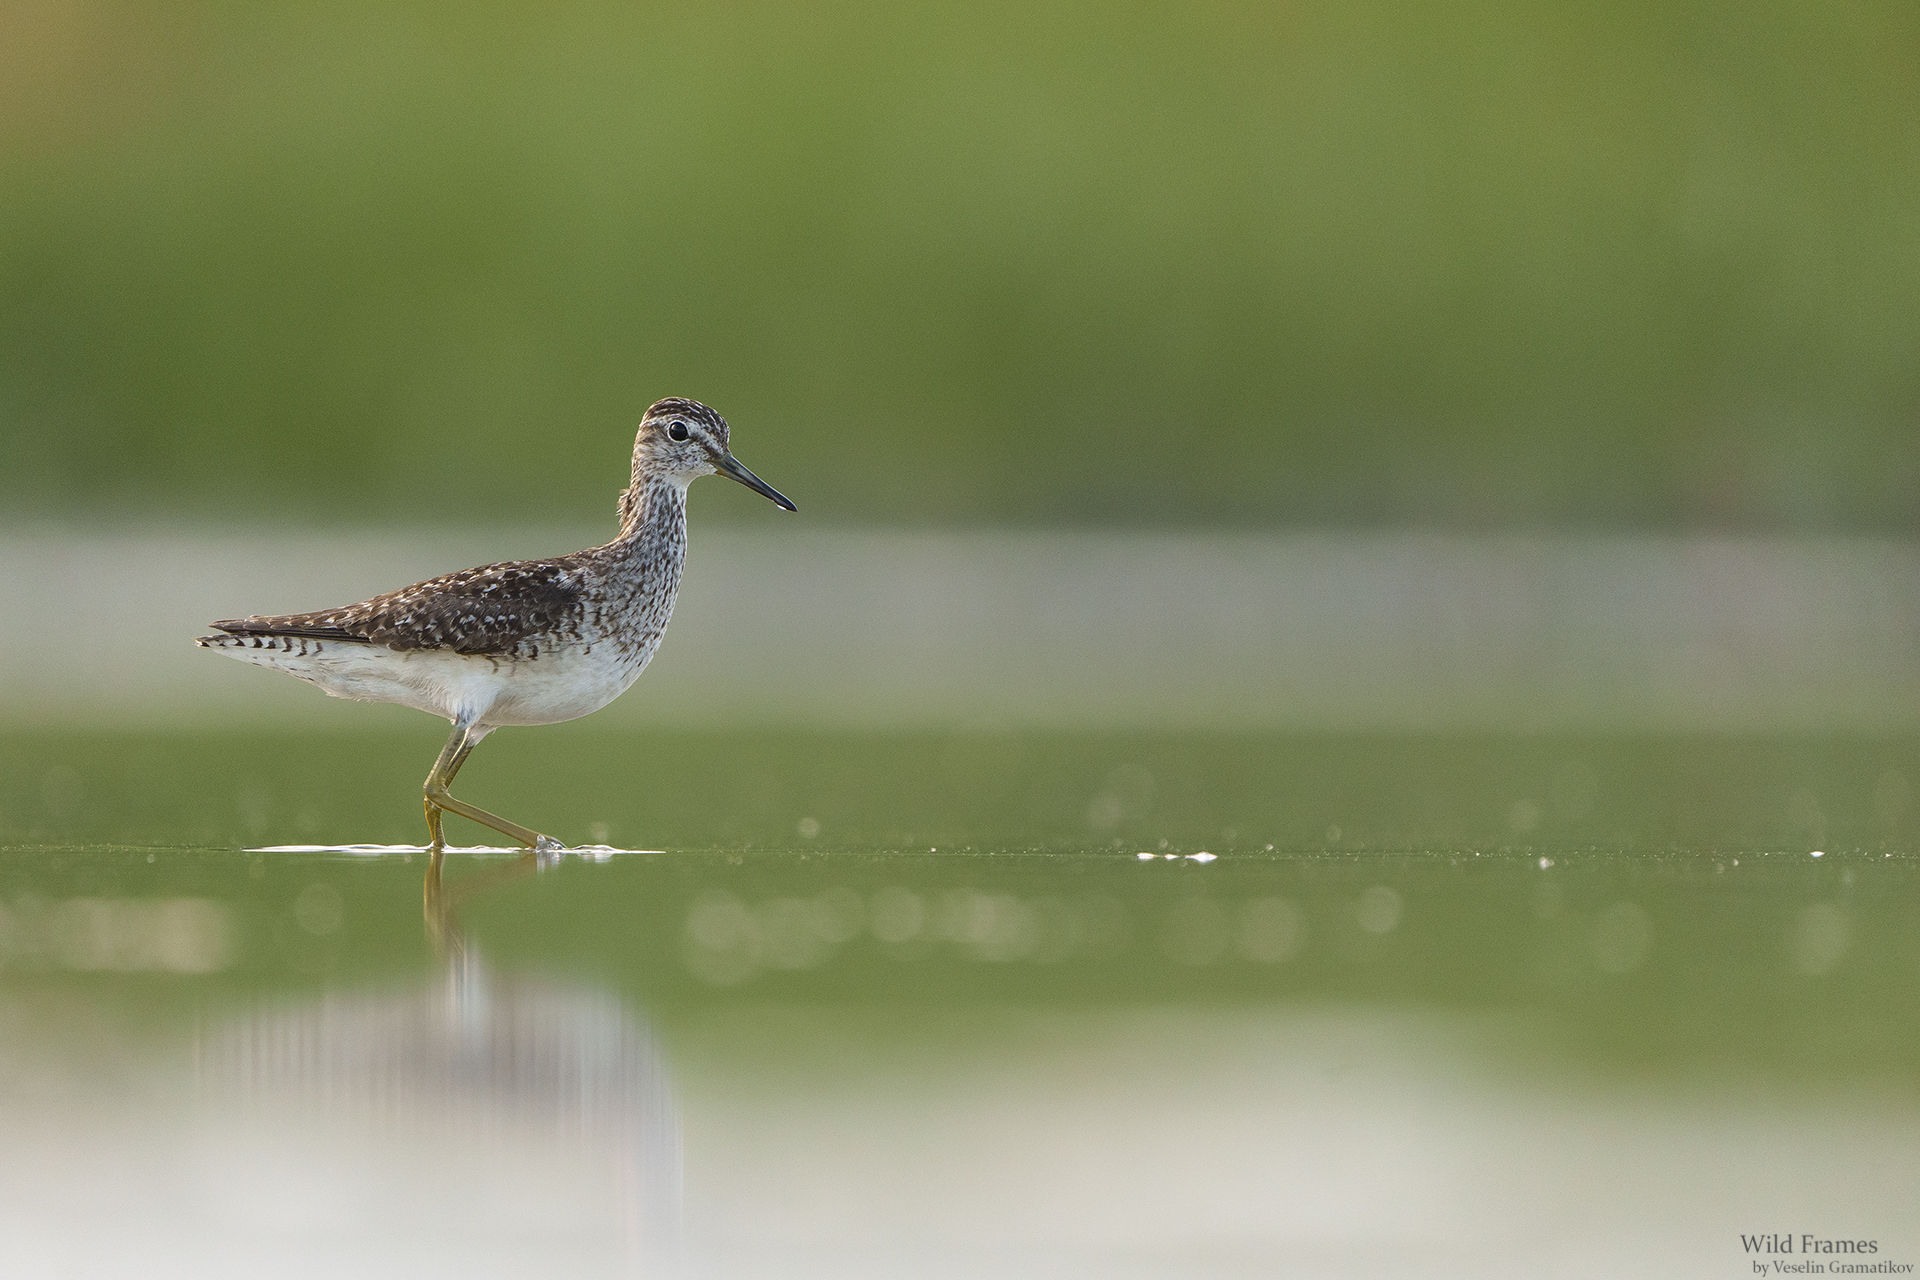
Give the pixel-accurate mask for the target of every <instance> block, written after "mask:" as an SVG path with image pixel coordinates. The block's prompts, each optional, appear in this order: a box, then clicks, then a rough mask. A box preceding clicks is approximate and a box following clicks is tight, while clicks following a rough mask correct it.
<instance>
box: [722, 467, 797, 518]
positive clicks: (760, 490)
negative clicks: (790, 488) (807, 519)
mask: <svg viewBox="0 0 1920 1280" xmlns="http://www.w3.org/2000/svg"><path fill="white" fill-rule="evenodd" d="M713 466H714V470H716V471H718V472H719V473H720V474H721V475H723V476H726V477H727V478H728V479H729V480H738V481H739V482H740V483H741V484H743V485H745V486H747V488H749V489H751V490H753V491H754V492H755V493H757V494H759V495H760V496H761V497H763V498H771V499H773V505H775V506H776V507H781V508H783V509H785V510H787V511H798V510H799V509H800V508H798V507H796V506H794V505H793V504H792V503H791V502H788V501H787V496H786V495H785V494H784V493H781V492H780V491H779V490H778V489H776V488H774V487H773V486H772V485H770V484H768V483H767V482H766V481H765V480H762V479H761V478H760V477H759V476H757V475H755V474H753V472H751V471H749V470H747V469H746V468H745V467H743V466H741V465H740V460H739V459H738V458H736V457H734V456H733V455H732V454H730V453H723V454H721V455H720V456H719V457H717V458H715V459H714V460H713Z"/></svg>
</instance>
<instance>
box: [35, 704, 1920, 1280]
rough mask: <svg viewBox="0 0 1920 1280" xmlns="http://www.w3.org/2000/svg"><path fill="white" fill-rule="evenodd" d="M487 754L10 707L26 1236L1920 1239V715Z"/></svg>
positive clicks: (1370, 1242) (124, 1266)
mask: <svg viewBox="0 0 1920 1280" xmlns="http://www.w3.org/2000/svg"><path fill="white" fill-rule="evenodd" d="M436 736H437V735H435V734H433V733H432V732H431V729H430V728H428V729H427V730H426V731H424V732H422V733H421V734H418V735H411V734H376V735H367V736H347V735H333V734H309V735H284V736H278V735H254V736H246V737H212V736H185V735H181V736H168V735H144V736H128V735H105V734H101V735H93V734H34V735H23V734H22V735H14V736H12V737H7V738H0V839H4V841H5V842H6V847H5V849H4V852H0V1045H4V1056H0V1128H4V1130H5V1131H6V1132H7V1133H8V1134H9V1141H8V1144H7V1145H8V1155H7V1158H6V1159H5V1160H4V1161H0V1186H3V1187H4V1191H5V1194H4V1195H0V1238H4V1239H5V1240H6V1241H7V1242H8V1249H7V1253H8V1256H9V1258H10V1259H11V1260H13V1261H14V1262H15V1263H17V1264H18V1265H17V1266H13V1267H10V1273H12V1274H23V1275H46V1276H55V1275H59V1276H70V1275H118V1274H128V1273H132V1272H138V1273H140V1274H150V1275H153V1274H158V1275H167V1274H179V1275H195V1276H203V1275H226V1274H234V1275H239V1274H259V1273H260V1272H261V1270H262V1269H263V1268H264V1269H266V1270H269V1271H271V1272H272V1273H274V1274H282V1275H301V1274H311V1275H316V1276H317V1275H334V1274H341V1273H342V1272H346V1271H352V1272H356V1273H366V1274H387V1273H393V1274H399V1273H403V1272H404V1273H410V1274H419V1273H422V1272H426V1273H435V1274H441V1273H444V1274H456V1273H457V1274H468V1275H491V1274H501V1275H522V1274H530V1273H534V1274H553V1273H560V1272H564V1273H567V1274H580V1275H598V1274H607V1275H621V1274H690V1275H715V1276H736V1275H738V1276H766V1275H805V1276H814V1275H820V1276H828V1275H833V1276H842V1275H862V1276H864V1275H872V1276H894V1275H905V1274H912V1275H955V1276H962V1275H965V1276H974V1275H996V1276H998V1275H1007V1274H1034V1275H1048V1276H1053V1275H1087V1276H1113V1275H1124V1276H1134V1275H1139V1276H1192V1275H1206V1276H1213V1275H1218V1276H1242V1275H1245V1276H1254V1275H1271V1274H1276V1273H1286V1274H1309V1275H1343V1276H1345V1275H1380V1276H1405V1275H1436V1276H1440V1275H1446V1276H1452V1275H1460V1276H1486V1275H1515V1276H1522V1275H1526V1276H1532V1275H1589V1274H1592V1275H1599V1274H1614V1273H1617V1272H1618V1271H1619V1270H1620V1269H1621V1268H1627V1267H1630V1268H1631V1269H1632V1271H1633V1272H1634V1273H1635V1274H1647V1275H1676V1276H1680V1275H1685V1276H1699V1275H1722V1274H1724V1275H1734V1274H1752V1273H1753V1270H1752V1262H1753V1257H1754V1255H1753V1254H1752V1253H1751V1252H1750V1251H1749V1250H1748V1249H1747V1248H1746V1247H1745V1246H1743V1244H1742V1241H1741V1235H1742V1234H1743V1233H1745V1234H1747V1235H1749V1236H1752V1235H1753V1234H1754V1233H1756V1232H1760V1231H1765V1232H1769V1233H1775V1232H1787V1233H1811V1234H1812V1235H1814V1236H1815V1237H1817V1238H1819V1239H1827V1238H1835V1239H1837V1238H1840V1237H1842V1236H1845V1237H1847V1238H1850V1239H1858V1240H1873V1241H1875V1242H1876V1252H1875V1253H1874V1254H1873V1255H1872V1259H1873V1260H1877V1261H1889V1260H1891V1261H1896V1262H1911V1261H1915V1260H1920V1258H1917V1256H1916V1255H1920V1233H1916V1232H1915V1231H1914V1230H1913V1229H1912V1228H1911V1227H1910V1226H1909V1225H1908V1224H1910V1223H1912V1222H1915V1221H1920V1193H1916V1191H1915V1188H1916V1187H1920V1176H1916V1175H1920V1106H1917V1105H1916V1104H1920V1016H1916V1013H1915V995H1916V994H1917V993H1920V892H1917V891H1920V871H1917V865H1920V864H1916V861H1915V859H1914V853H1915V845H1916V841H1915V831H1916V813H1915V808H1916V805H1915V799H1916V798H1915V796H1914V794H1913V785H1914V783H1916V782H1920V743H1915V742H1912V741H1908V740H1903V739H1894V740H1838V739H1817V740H1779V739H1744V740H1743V739H1699V740H1685V739H1649V740H1628V739H1611V740H1598V739H1512V738H1505V739H1496V738H1471V739H1468V738H1433V739H1413V738H1391V739H1368V738H1351V737H1348V738H1333V737H1325V738H1299V737H1295V738H1257V737H1205V736H1198V735H1180V736H1161V737H1154V736H1147V735H1132V736H1127V735H1106V736H1084V735H1083V736H1074V735H1051V736H1034V735H1018V734H1012V733H993V732H984V731H983V732H974V733H970V734H963V735H957V736H934V735H918V736H909V735H902V736H893V737H879V736H872V735H840V736H835V735H819V734H800V733H784V734H783V733H760V734H733V735H694V734H649V735H627V734H607V733H595V732H590V731H583V730H581V729H578V728H574V727H565V728H556V729H553V730H542V731H540V732H538V733H523V734H518V735H515V734H501V735H498V736H497V737H496V738H494V739H490V740H489V742H488V743H487V744H486V745H485V747H484V748H483V749H482V750H481V751H480V752H479V753H477V754H476V756H475V759H474V761H473V763H472V764H471V765H470V766H469V767H468V769H467V770H466V771H465V772H464V773H463V774H462V775H461V778H460V781H459V784H458V786H457V787H456V791H457V792H458V793H459V794H462V795H463V796H465V797H467V798H469V799H471V800H473V801H474V802H476V803H479V804H482V805H485V806H487V807H489V808H493V809H496V810H497V811H500V812H503V813H505V814H507V815H508V816H511V817H513V818H515V819H517V820H520V821H523V822H528V823H531V824H533V825H537V826H540V827H542V828H543V829H545V830H548V831H550V832H552V833H553V834H555V835H557V836H559V837H560V838H561V839H564V840H567V841H568V842H569V843H590V844H592V845H594V846H597V847H595V848H590V849H585V850H582V851H580V852H577V853H571V854H568V855H564V856H561V857H559V858H555V859H549V860H547V861H546V862H545V863H544V864H543V863H537V862H535V861H534V860H533V859H532V858H531V857H530V856H522V855H519V854H515V853H512V852H508V851H497V852H484V851H467V852H457V853H452V854H449V855H448V856H447V857H446V858H445V859H444V860H438V861H436V860H434V859H431V858H429V856H428V855H427V854H426V853H425V852H424V851H419V850H417V849H413V848H410V847H408V846H406V844H405V842H407V841H410V840H417V839H418V838H419V837H420V834H421V831H422V829H423V825H424V824H423V823H422V822H421V819H420V816H419V809H418V776H419V775H422V774H424V772H425V769H426V766H427V764H428V763H430V761H431V758H432V756H433V754H434V751H435V749H436V748H437V741H436V740H435V739H436ZM479 834H481V833H480V832H479V831H478V829H477V828H473V827H470V826H467V825H466V824H464V823H462V824H460V825H459V826H458V828H456V829H455V830H454V831H453V832H452V835H453V837H454V838H455V839H457V840H469V839H474V838H476V837H477V836H478V835H479ZM349 846H360V847H359V848H349ZM376 846H387V847H376ZM628 849H632V850H652V852H637V851H636V852H626V851H625V850H628ZM1778 1257H1779V1255H1773V1256H1772V1258H1767V1257H1763V1258H1762V1260H1763V1261H1766V1260H1774V1259H1777V1258H1778ZM1788 1260H1792V1261H1799V1260H1801V1255H1794V1256H1793V1257H1792V1258H1791V1259H1788Z"/></svg>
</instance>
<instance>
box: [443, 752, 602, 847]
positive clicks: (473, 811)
mask: <svg viewBox="0 0 1920 1280" xmlns="http://www.w3.org/2000/svg"><path fill="white" fill-rule="evenodd" d="M483 736H484V732H483V733H480V734H476V733H474V732H473V726H472V725H466V724H455V725H454V726H453V733H452V735H451V736H449V737H448V738H447V745H446V746H444V747H442V748H440V758H439V759H438V760H435V761H434V762H433V771H432V772H431V773H429V774H427V782H426V786H425V787H424V788H423V789H422V790H423V793H424V794H423V798H424V801H425V804H426V810H427V835H428V836H429V838H430V843H429V844H428V848H430V849H432V850H434V851H435V852H438V851H439V850H441V849H444V848H446V847H447V842H446V838H445V836H444V835H443V834H442V833H441V828H440V822H441V814H442V813H443V812H444V813H457V814H459V815H460V816H461V817H463V818H471V819H472V820H473V821H475V822H477V823H479V824H480V825H481V826H484V827H492V828H493V829H494V830H495V831H498V832H499V833H500V834H501V835H503V836H507V837H509V838H510V839H513V840H517V841H519V842H520V843H521V844H523V845H525V846H527V848H529V849H532V850H534V851H535V852H537V853H550V852H554V851H556V850H560V849H564V848H566V846H565V845H563V844H561V843H560V842H559V841H558V840H555V839H554V838H553V837H552V836H543V835H541V834H540V833H539V832H538V831H531V830H529V829H527V828H526V827H523V826H521V825H520V824H519V823H517V822H508V821H507V820H506V819H505V818H502V817H500V816H498V815H496V814H491V813H488V812H487V811H486V810H485V809H482V808H480V807H479V806H478V805H471V804H468V803H467V802H466V801H464V800H457V799H455V798H454V796H453V793H452V792H450V791H448V790H447V788H448V787H449V786H451V785H452V784H453V775H454V774H456V773H458V772H460V766H461V765H463V764H465V763H466V761H467V756H468V755H469V754H470V753H471V752H472V751H473V748H474V744H475V743H477V742H479V740H480V739H481V737H483Z"/></svg>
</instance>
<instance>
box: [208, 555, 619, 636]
mask: <svg viewBox="0 0 1920 1280" xmlns="http://www.w3.org/2000/svg"><path fill="white" fill-rule="evenodd" d="M584 554H585V553H579V554H576V555H573V556H562V557H560V558H559V559H557V560H516V561H511V562H509V563H505V564H489V565H481V566H480V567H479V568H477V569H464V570H462V571H461V572H459V573H450V574H447V575H446V576H444V577H440V578H433V579H430V580H428V581H426V582H420V583H416V584H414V585H413V586H410V587H402V588H401V589H400V590H398V591H389V592H388V593H387V594H385V595H381V596H375V597H373V599H371V600H366V601H362V602H361V603H359V604H350V605H346V606H344V607H342V608H338V609H323V610H321V611H320V612H318V613H295V614H283V615H278V616H272V617H251V618H235V619H230V620H228V621H225V622H216V623H214V624H213V625H214V626H215V627H216V628H217V629H219V630H221V631H224V632H226V633H227V634H229V635H236V636H263V635H273V636H298V637H305V638H308V639H314V640H345V641H358V642H360V643H364V644H377V645H384V646H385V647H387V648H389V649H395V650H398V651H400V652H406V651H408V650H412V649H449V650H452V651H453V652H455V653H464V654H472V655H474V656H476V657H490V656H501V657H507V656H519V657H533V656H537V654H536V653H534V652H530V650H532V649H535V648H537V646H538V645H539V644H542V643H546V644H552V643H559V642H565V641H568V640H574V639H578V638H580V629H581V621H582V618H583V615H584V610H583V608H582V605H581V599H580V597H581V592H582V588H583V585H584V581H585V575H584V573H583V572H582V570H583V568H584V566H582V565H580V564H578V563H571V562H575V561H577V560H579V559H580V556H581V555H584Z"/></svg>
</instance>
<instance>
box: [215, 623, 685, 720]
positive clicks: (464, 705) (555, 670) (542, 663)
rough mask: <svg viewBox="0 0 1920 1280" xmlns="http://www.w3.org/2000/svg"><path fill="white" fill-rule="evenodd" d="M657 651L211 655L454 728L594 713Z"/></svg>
mask: <svg viewBox="0 0 1920 1280" xmlns="http://www.w3.org/2000/svg"><path fill="white" fill-rule="evenodd" d="M656 644H657V639H656V640H654V641H653V642H650V643H648V644H645V645H644V646H642V647H640V648H637V649H636V648H627V647H622V646H619V645H615V644H610V643H604V642H603V643H600V644H595V645H592V646H591V647H588V646H573V647H562V648H555V649H549V650H546V651H544V652H542V653H541V654H540V655H539V656H538V657H535V658H511V657H504V656H501V657H489V656H482V655H477V654H465V653H454V652H453V651H451V650H447V649H413V650H406V651H401V650H395V649H389V648H386V647H385V646H383V645H370V644H353V643H344V642H340V641H334V640H300V639H292V640H289V639H285V638H280V637H274V638H271V639H263V640H262V642H261V643H260V644H258V645H256V644H254V643H252V642H251V640H250V639H242V638H239V637H233V638H230V639H224V640H223V642H222V643H220V644H219V645H217V646H215V647H217V648H218V650H219V651H220V652H223V653H225V654H227V655H228V656H230V657H234V658H238V659H240V660H241V661H243V662H251V663H254V664H256V665H258V666H263V667H271V668H273V669H274V670H277V671H284V672H286V673H287V674H288V675H292V676H297V677H299V678H300V679H302V680H305V681H307V682H308V683H310V684H313V685H316V686H318V687H319V688H320V689H322V690H324V691H325V692H326V693H328V694H331V695H332V696H333V697H336V698H353V699H356V700H358V701H362V702H396V703H399V704H400V705H401V706H404V707H413V708H415V709H416V710H420V711H425V712H428V713H429V714H432V715H436V716H444V717H445V718H447V719H449V720H458V719H462V718H470V719H472V720H473V721H474V722H475V723H479V724H484V725H490V726H502V725H533V724H558V723H559V722H560V721H562V720H575V719H578V718H579V717H581V716H584V715H587V714H589V713H590V712H594V711H598V710H599V709H600V708H601V707H604V706H606V705H607V704H608V703H609V702H612V701H613V700H614V699H615V698H617V697H619V696H620V695H621V694H622V693H624V692H625V691H626V690H627V688H628V686H630V685H631V684H632V683H633V682H634V681H635V680H636V679H638V678H639V676H640V672H641V670H642V669H643V668H645V666H646V665H647V661H648V659H650V658H651V657H652V656H653V650H654V648H655V646H656Z"/></svg>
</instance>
